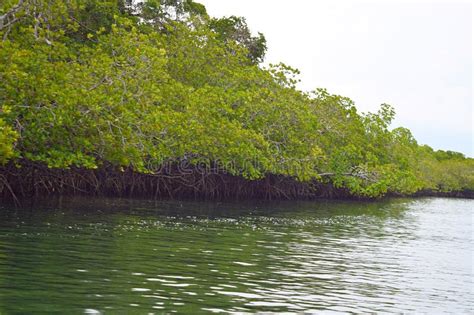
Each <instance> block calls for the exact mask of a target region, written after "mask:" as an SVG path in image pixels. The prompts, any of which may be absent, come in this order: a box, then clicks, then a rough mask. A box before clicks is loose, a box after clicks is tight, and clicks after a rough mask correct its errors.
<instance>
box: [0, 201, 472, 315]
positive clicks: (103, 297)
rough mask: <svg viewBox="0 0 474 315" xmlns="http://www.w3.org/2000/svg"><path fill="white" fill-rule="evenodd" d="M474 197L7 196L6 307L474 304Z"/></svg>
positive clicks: (1, 249)
mask: <svg viewBox="0 0 474 315" xmlns="http://www.w3.org/2000/svg"><path fill="white" fill-rule="evenodd" d="M473 206H474V201H472V200H460V199H440V198H427V199H416V200H411V199H397V200H391V201H384V202H377V203H361V202H282V203H244V204H242V203H240V204H231V203H192V202H154V201H130V200H117V199H62V200H57V201H54V202H53V201H50V202H48V203H34V204H33V205H29V206H24V208H22V209H15V208H13V207H9V206H0V313H2V314H4V313H5V314H10V313H55V312H57V313H63V314H66V313H90V314H98V313H105V314H107V313H117V312H119V313H137V314H149V313H163V312H166V313H171V312H178V313H185V312H186V313H208V312H221V311H226V312H256V311H263V312H282V311H286V312H288V311H289V312H317V311H322V310H325V311H335V312H346V311H347V312H382V311H385V312H415V311H416V312H423V313H433V312H437V313H439V312H451V313H472V312H473V307H474V302H473V301H474V296H473V249H474V246H473V245H474V244H473V221H472V220H473Z"/></svg>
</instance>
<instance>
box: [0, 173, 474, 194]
mask: <svg viewBox="0 0 474 315" xmlns="http://www.w3.org/2000/svg"><path fill="white" fill-rule="evenodd" d="M51 196H91V197H116V198H146V199H154V200H165V199H171V200H202V201H227V200H229V201H240V200H270V201H271V200H295V201H297V200H323V199H326V200H349V201H351V200H352V201H371V200H373V201H376V200H383V199H385V198H391V197H402V198H404V197H406V198H417V197H443V198H463V199H474V191H473V190H460V191H449V192H446V191H444V192H443V191H435V190H430V189H421V190H418V191H416V192H414V193H411V194H402V193H398V192H392V191H387V192H386V193H385V194H383V195H382V196H378V197H369V196H362V195H356V194H353V193H351V192H350V191H349V190H348V189H347V188H337V187H335V186H334V185H333V184H332V183H331V182H330V181H328V180H326V181H318V180H312V181H307V182H301V181H298V180H296V179H294V178H291V177H285V176H281V175H280V176H279V175H272V174H269V175H267V176H266V177H264V178H262V179H256V180H249V179H245V178H243V177H240V176H234V175H229V174H226V173H199V172H196V171H194V172H193V171H192V170H188V171H186V172H181V173H178V172H174V173H173V172H171V173H160V174H143V173H138V172H134V171H132V170H124V171H120V172H119V171H117V170H115V169H114V168H112V167H110V168H101V169H96V170H87V169H75V168H72V169H48V168H46V167H39V166H38V165H36V166H35V167H31V166H30V167H20V168H18V167H15V166H10V167H8V168H7V167H0V200H13V201H15V202H20V200H25V199H31V198H45V197H51Z"/></svg>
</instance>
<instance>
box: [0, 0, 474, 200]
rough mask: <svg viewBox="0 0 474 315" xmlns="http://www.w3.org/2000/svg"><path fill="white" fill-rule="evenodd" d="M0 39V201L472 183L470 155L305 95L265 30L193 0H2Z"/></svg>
mask: <svg viewBox="0 0 474 315" xmlns="http://www.w3.org/2000/svg"><path fill="white" fill-rule="evenodd" d="M0 38H1V39H0V165H1V166H0V191H2V194H4V195H10V194H13V195H18V194H20V195H28V194H32V193H41V192H43V193H45V192H48V193H51V192H71V191H73V192H86V193H90V192H93V193H100V192H110V191H114V192H115V193H123V192H126V193H130V194H132V193H133V191H134V189H135V191H136V190H141V191H142V193H145V192H146V194H155V195H157V196H162V195H173V193H175V192H178V193H179V192H180V191H181V192H182V193H184V192H188V193H189V192H192V193H194V195H203V196H216V194H215V193H213V192H212V191H214V190H215V191H220V192H221V193H219V194H220V195H221V196H223V195H229V196H232V195H237V193H236V191H242V195H243V196H245V195H246V194H247V195H248V196H249V197H250V196H267V197H268V196H276V197H300V196H301V197H308V196H309V197H311V196H320V195H325V192H328V191H331V194H332V192H334V191H337V192H339V193H341V194H343V195H345V196H359V197H379V196H383V195H385V194H387V193H391V194H413V193H416V192H418V191H425V192H426V191H430V192H445V193H448V192H463V191H473V190H474V160H473V159H470V158H465V157H464V156H463V155H462V154H460V153H456V152H451V151H447V152H445V151H434V150H433V149H431V148H430V147H428V146H421V145H418V144H417V142H416V140H415V139H414V138H413V136H412V135H411V133H410V131H409V130H408V129H405V128H396V129H393V130H392V129H391V128H390V125H391V122H392V120H393V118H394V115H395V112H394V109H393V108H392V107H391V106H390V105H387V104H383V105H381V107H380V110H379V111H378V112H377V113H366V114H364V113H359V112H358V111H357V109H356V107H355V104H354V103H353V102H352V101H351V100H350V99H349V98H347V97H342V96H339V95H332V94H330V93H328V92H327V91H326V90H325V89H316V90H315V91H313V92H311V93H306V92H302V91H299V90H298V89H297V88H296V84H297V82H298V79H297V77H298V70H296V69H293V68H291V67H289V66H287V65H285V64H278V65H271V66H269V67H264V66H262V65H261V62H262V60H263V59H264V55H265V51H266V41H265V37H264V35H263V34H260V33H259V34H258V35H257V36H253V35H252V33H251V31H250V30H249V28H248V26H247V24H246V22H245V19H244V18H242V17H235V16H231V17H225V18H221V19H216V18H212V17H209V16H208V15H207V13H206V9H205V7H204V6H203V5H201V4H199V3H196V2H194V1H192V0H162V1H159V0H148V1H143V2H138V3H136V2H133V1H130V0H128V1H127V0H125V1H123V0H119V1H117V0H113V1H112V0H109V1H93V0H69V1H60V0H4V1H2V3H1V4H0ZM341 75H344V74H343V73H341ZM132 183H133V184H132ZM135 183H136V186H135ZM282 183H283V184H282ZM288 183H291V184H288ZM242 185H244V186H246V187H252V188H251V189H252V190H253V191H254V193H250V190H249V189H243V190H242V188H241V186H242ZM134 187H135V188H134ZM239 187H240V188H239ZM237 188H238V189H237ZM226 190H227V191H229V193H225V191H226ZM256 190H259V191H260V193H255V191H256ZM262 190H264V192H262ZM223 191H224V193H222V192H223ZM234 193H235V194H234Z"/></svg>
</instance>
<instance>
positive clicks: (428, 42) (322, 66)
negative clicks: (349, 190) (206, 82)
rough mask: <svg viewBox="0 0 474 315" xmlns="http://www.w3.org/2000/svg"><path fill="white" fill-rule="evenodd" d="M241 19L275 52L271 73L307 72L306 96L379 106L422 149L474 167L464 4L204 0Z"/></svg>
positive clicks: (270, 54) (468, 6)
mask: <svg viewBox="0 0 474 315" xmlns="http://www.w3.org/2000/svg"><path fill="white" fill-rule="evenodd" d="M197 1H198V2H200V3H202V4H204V5H205V6H206V8H207V11H208V13H209V14H210V15H211V16H214V17H222V16H230V15H237V16H243V17H245V18H246V19H247V23H248V25H249V27H250V28H251V30H252V31H253V32H255V33H256V32H262V33H263V34H264V35H265V37H266V39H267V45H268V51H267V55H266V60H265V63H278V62H284V63H286V64H288V65H290V66H292V67H295V68H298V69H299V70H300V71H301V77H300V79H301V81H302V82H301V83H300V86H299V88H300V89H302V90H305V91H309V90H314V89H316V88H319V87H322V88H326V89H328V91H329V92H330V93H334V94H339V95H344V96H348V97H349V98H351V99H352V100H354V101H355V103H356V106H357V108H358V109H359V110H360V111H361V112H367V111H377V109H378V107H379V106H380V104H382V103H388V104H390V105H392V106H394V108H395V111H396V113H397V116H396V119H395V121H394V123H393V124H392V127H394V128H395V127H399V126H403V127H407V128H409V129H410V130H411V131H412V133H413V135H414V136H415V138H416V139H417V140H418V143H420V144H427V145H429V146H431V147H433V148H434V149H443V150H453V151H458V152H462V153H464V154H465V155H467V156H471V157H474V140H473V133H474V127H473V120H474V116H473V115H474V113H473V95H472V94H473V92H472V91H473V89H474V86H473V81H472V74H473V60H472V59H473V56H472V52H473V38H472V36H473V24H472V17H473V3H472V2H470V1H462V0H446V1H423V0H412V1H405V0H398V1H392V0H386V1H382V0H378V1H370V0H347V1H346V0H291V1H289V0H197Z"/></svg>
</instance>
